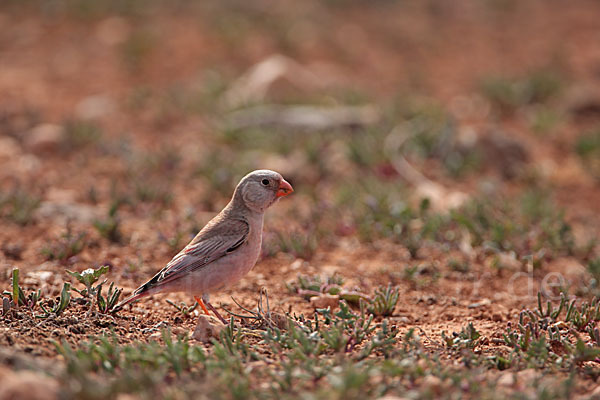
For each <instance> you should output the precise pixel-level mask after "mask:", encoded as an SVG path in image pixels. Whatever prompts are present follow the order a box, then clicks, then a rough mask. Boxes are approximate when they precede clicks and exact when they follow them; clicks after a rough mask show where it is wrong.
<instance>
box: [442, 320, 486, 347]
mask: <svg viewBox="0 0 600 400" xmlns="http://www.w3.org/2000/svg"><path fill="white" fill-rule="evenodd" d="M480 338H481V334H480V333H479V332H478V331H477V329H475V327H474V326H473V323H472V322H469V323H468V324H467V326H466V327H464V328H463V329H462V330H461V331H460V332H452V337H449V336H446V332H444V331H442V340H443V341H444V343H445V344H446V346H447V347H449V348H452V349H462V348H468V349H473V348H475V347H476V346H477V345H478V344H479V339H480Z"/></svg>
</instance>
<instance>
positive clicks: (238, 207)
mask: <svg viewBox="0 0 600 400" xmlns="http://www.w3.org/2000/svg"><path fill="white" fill-rule="evenodd" d="M293 191H294V189H293V188H292V185H290V184H289V183H288V182H287V181H286V180H285V179H283V177H282V176H281V175H280V174H279V173H277V172H275V171H270V170H257V171H253V172H251V173H249V174H248V175H246V176H245V177H243V178H242V180H241V181H240V183H239V184H238V185H237V187H236V188H235V191H234V192H233V197H232V198H231V201H230V202H229V204H227V206H225V208H224V209H223V210H222V211H221V212H220V213H219V214H218V215H217V216H215V217H214V218H213V219H212V220H211V221H210V222H209V223H208V224H206V226H205V227H204V228H202V230H201V231H200V232H199V233H198V234H197V235H196V237H195V238H194V239H192V241H191V242H190V243H189V244H188V245H187V246H185V247H184V248H183V250H181V251H180V252H179V253H178V254H177V255H176V256H175V257H173V259H172V260H171V261H169V263H168V264H167V265H166V266H165V267H164V268H163V269H161V270H160V271H159V272H158V273H157V274H156V275H154V276H153V277H152V279H150V280H149V281H148V282H146V283H144V284H143V285H142V286H140V287H139V288H137V289H136V290H135V291H134V292H133V294H132V295H131V296H130V297H129V298H127V299H125V300H123V301H122V302H120V303H119V304H117V305H116V306H115V308H114V310H119V309H121V308H123V306H125V305H126V304H129V303H131V302H134V301H137V300H139V299H141V298H143V297H146V296H151V295H153V294H156V293H170V292H186V293H189V294H191V295H192V296H193V297H194V299H195V300H196V301H197V302H198V304H199V305H200V306H201V307H202V309H203V310H204V312H205V313H206V314H207V315H208V314H209V313H208V310H207V308H206V306H208V308H210V310H211V311H212V312H213V313H214V314H215V315H216V316H217V317H218V318H219V319H220V320H221V321H222V322H224V323H226V321H225V319H224V318H223V317H222V316H221V315H220V314H219V313H218V312H217V310H216V309H215V308H214V307H213V306H212V305H211V304H210V302H209V293H211V292H214V291H216V290H219V289H222V288H224V287H226V286H229V285H231V284H233V283H235V282H237V281H239V280H240V279H241V278H242V277H243V276H244V275H246V274H247V273H248V272H249V271H250V270H251V269H252V267H254V265H255V264H256V261H257V260H258V256H259V254H260V250H261V244H262V230H263V219H264V215H265V211H266V209H267V208H269V207H270V206H271V205H273V203H275V202H276V201H277V200H278V199H279V198H281V197H283V196H287V195H288V194H290V193H292V192H293Z"/></svg>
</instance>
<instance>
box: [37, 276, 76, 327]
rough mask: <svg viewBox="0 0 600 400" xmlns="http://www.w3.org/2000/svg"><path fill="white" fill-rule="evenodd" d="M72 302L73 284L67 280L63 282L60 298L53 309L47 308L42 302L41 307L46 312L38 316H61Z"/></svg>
mask: <svg viewBox="0 0 600 400" xmlns="http://www.w3.org/2000/svg"><path fill="white" fill-rule="evenodd" d="M70 302H71V284H70V283H68V282H65V283H64V284H63V288H62V290H61V292H60V300H59V301H58V302H57V303H55V304H54V307H52V309H50V310H47V309H46V308H45V307H44V305H43V304H42V303H40V308H41V309H42V311H44V313H45V314H44V315H38V316H37V318H48V317H49V316H50V315H52V314H54V315H56V316H59V315H60V314H62V313H63V311H65V310H66V309H67V307H68V306H69V303H70Z"/></svg>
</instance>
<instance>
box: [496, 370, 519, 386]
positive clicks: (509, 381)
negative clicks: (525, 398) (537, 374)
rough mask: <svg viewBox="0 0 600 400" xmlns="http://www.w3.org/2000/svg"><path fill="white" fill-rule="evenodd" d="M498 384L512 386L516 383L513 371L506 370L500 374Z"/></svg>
mask: <svg viewBox="0 0 600 400" xmlns="http://www.w3.org/2000/svg"><path fill="white" fill-rule="evenodd" d="M497 384H498V386H502V387H512V386H513V385H514V384H515V376H514V374H513V373H512V372H505V373H503V374H502V375H501V376H500V379H498V382H497Z"/></svg>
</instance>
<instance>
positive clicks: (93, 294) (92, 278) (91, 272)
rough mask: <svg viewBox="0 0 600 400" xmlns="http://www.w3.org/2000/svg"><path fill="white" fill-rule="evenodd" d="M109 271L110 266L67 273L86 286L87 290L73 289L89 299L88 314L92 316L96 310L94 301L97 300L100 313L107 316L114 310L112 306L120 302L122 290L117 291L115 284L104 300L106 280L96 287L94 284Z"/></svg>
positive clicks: (111, 286)
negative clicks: (103, 290)
mask: <svg viewBox="0 0 600 400" xmlns="http://www.w3.org/2000/svg"><path fill="white" fill-rule="evenodd" d="M108 270H109V266H108V265H104V266H102V267H100V268H98V269H93V268H88V269H86V270H85V271H83V272H73V271H69V270H67V273H68V274H69V275H71V276H72V277H74V278H75V279H77V280H78V281H79V283H81V284H83V285H85V289H82V290H79V289H77V288H73V289H74V290H75V291H76V292H77V293H79V294H80V295H82V296H83V297H85V298H87V299H89V301H90V309H89V311H88V314H91V313H92V310H93V309H94V300H96V301H97V303H98V311H100V312H101V313H104V314H105V313H107V312H109V310H111V309H112V306H114V305H115V304H116V303H117V302H118V300H119V296H121V292H122V289H116V290H115V289H114V283H112V284H111V285H110V288H109V290H108V295H107V298H104V297H103V296H102V285H104V284H105V283H106V279H105V280H104V281H103V282H101V283H100V284H98V285H95V286H94V284H95V283H96V282H97V281H98V280H99V279H100V277H101V276H102V275H104V274H106V273H107V272H108Z"/></svg>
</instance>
